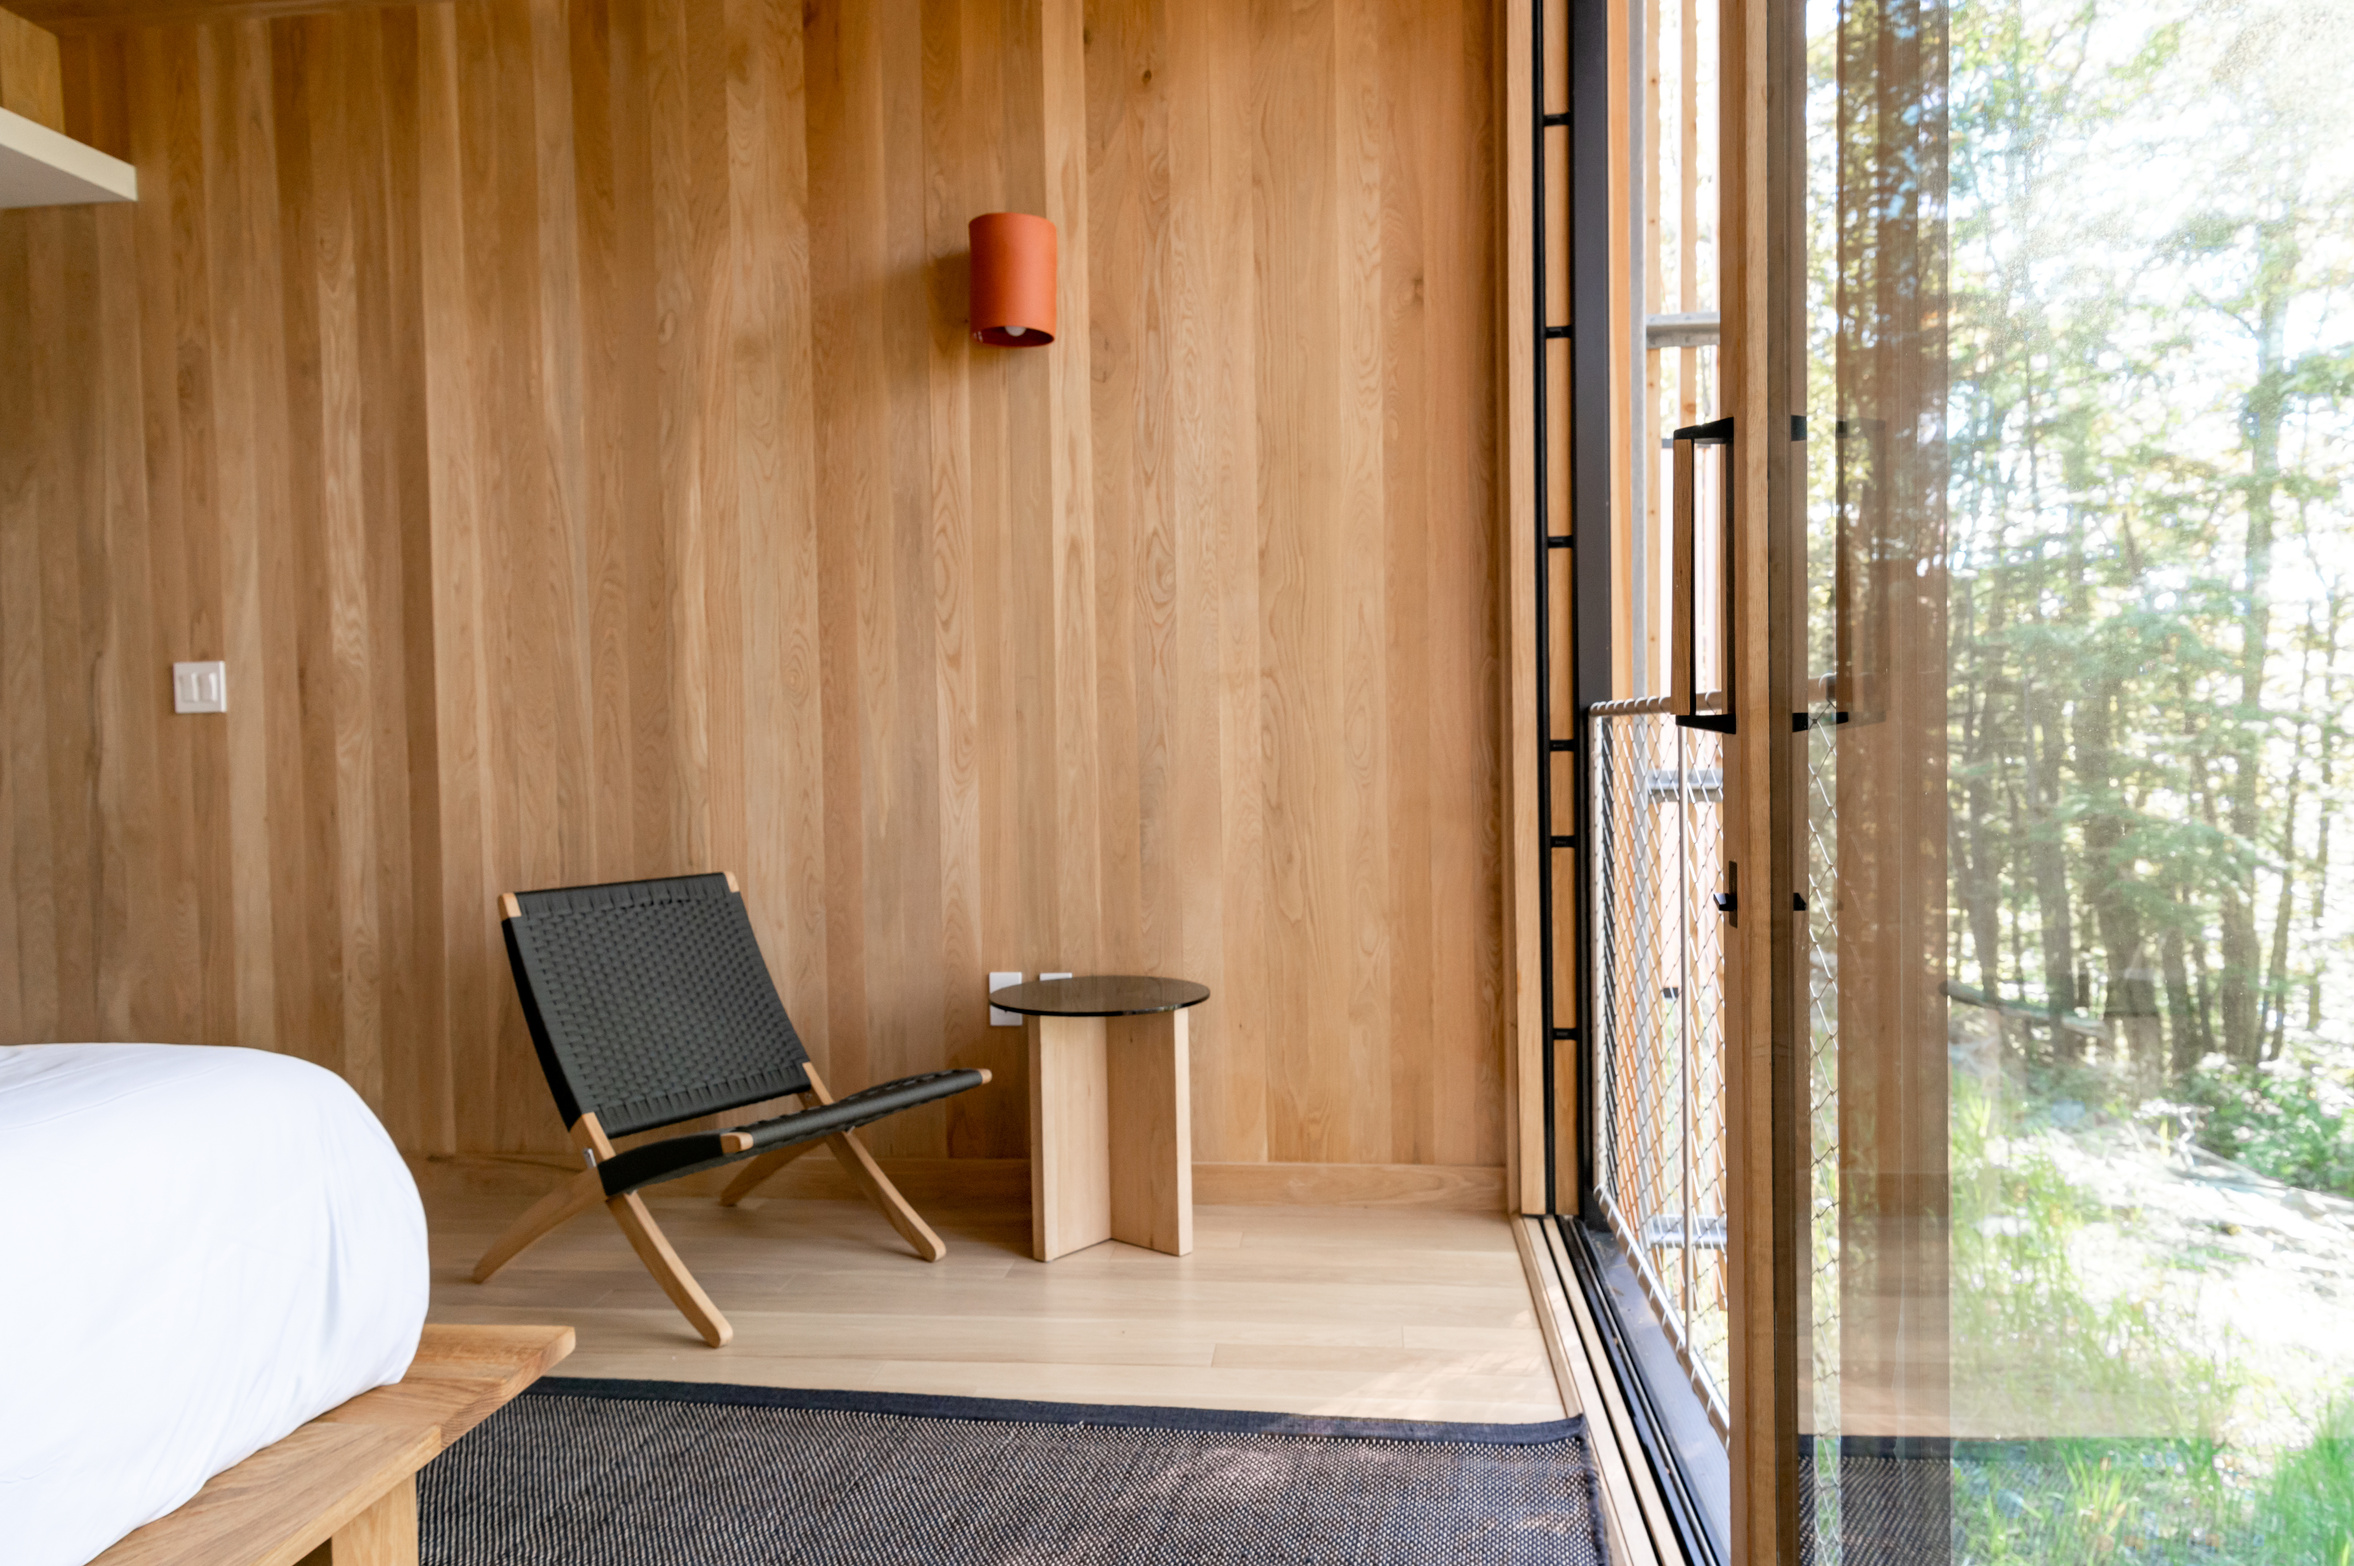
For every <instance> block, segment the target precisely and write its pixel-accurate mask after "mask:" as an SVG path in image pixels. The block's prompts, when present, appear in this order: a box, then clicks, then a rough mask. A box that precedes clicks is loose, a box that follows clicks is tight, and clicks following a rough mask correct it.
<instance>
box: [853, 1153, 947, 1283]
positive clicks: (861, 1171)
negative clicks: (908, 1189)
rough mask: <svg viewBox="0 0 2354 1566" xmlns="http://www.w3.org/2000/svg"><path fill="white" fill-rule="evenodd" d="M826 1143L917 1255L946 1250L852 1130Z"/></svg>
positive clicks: (929, 1257) (935, 1256)
mask: <svg viewBox="0 0 2354 1566" xmlns="http://www.w3.org/2000/svg"><path fill="white" fill-rule="evenodd" d="M826 1146H827V1147H829V1148H832V1149H833V1153H834V1156H835V1157H836V1158H838V1159H840V1160H841V1161H842V1167H843V1168H844V1169H845V1170H847V1171H849V1174H850V1178H851V1180H852V1182H853V1183H855V1184H856V1185H857V1186H858V1188H859V1189H860V1190H862V1191H864V1192H865V1193H866V1195H867V1200H869V1201H871V1202H873V1203H874V1204H875V1205H876V1206H877V1207H880V1208H881V1209H882V1210H883V1216H884V1217H885V1218H888V1219H890V1220H891V1227H892V1228H894V1229H897V1230H898V1231H899V1234H900V1238H902V1239H904V1240H906V1241H907V1243H908V1244H910V1245H912V1246H914V1247H915V1253H916V1254H917V1255H918V1256H921V1257H922V1258H923V1259H924V1260H926V1261H929V1262H936V1261H938V1260H939V1259H940V1258H941V1257H943V1256H945V1255H947V1254H948V1247H947V1245H946V1244H944V1243H943V1242H942V1241H941V1239H940V1236H938V1235H936V1234H934V1233H933V1232H932V1226H931V1225H930V1224H928V1223H926V1222H924V1220H923V1217H922V1215H921V1214H919V1213H918V1212H917V1211H916V1210H915V1209H914V1208H913V1207H910V1206H908V1205H907V1198H906V1197H904V1196H901V1195H900V1194H899V1187H897V1186H895V1185H893V1184H892V1183H891V1177H890V1176H889V1175H887V1174H885V1173H883V1170H882V1166H881V1165H879V1164H877V1163H876V1162H875V1157H874V1154H872V1153H870V1152H868V1151H867V1150H866V1144H865V1143H864V1142H861V1141H860V1140H858V1134H857V1133H856V1132H854V1131H844V1132H843V1133H841V1134H840V1135H839V1136H829V1137H827V1138H826Z"/></svg>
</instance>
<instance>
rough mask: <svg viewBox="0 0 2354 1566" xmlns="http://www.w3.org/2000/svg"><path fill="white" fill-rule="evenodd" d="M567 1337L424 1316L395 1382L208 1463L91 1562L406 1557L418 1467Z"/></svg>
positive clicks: (338, 1561) (260, 1563) (386, 1562)
mask: <svg viewBox="0 0 2354 1566" xmlns="http://www.w3.org/2000/svg"><path fill="white" fill-rule="evenodd" d="M572 1347H573V1330H572V1328H570V1327H569V1326H562V1325H557V1326H504V1325H487V1326H472V1325H441V1324H429V1325H427V1326H426V1328H425V1330H424V1332H423V1334H422V1335H421V1336H420V1339H419V1341H418V1344H417V1352H416V1355H415V1356H414V1358H412V1359H411V1361H410V1363H409V1368H408V1370H407V1371H406V1372H405V1373H404V1374H403V1375H402V1377H401V1379H400V1380H399V1381H397V1382H395V1383H393V1384H392V1385H390V1386H383V1387H378V1388H376V1389H374V1390H373V1391H369V1392H363V1393H361V1394H360V1395H359V1396H358V1397H355V1398H352V1399H350V1400H348V1401H346V1402H344V1403H341V1404H338V1405H337V1406H336V1407H334V1408H331V1409H329V1410H328V1411H327V1412H326V1413H324V1414H322V1415H320V1416H319V1417H318V1418H317V1419H314V1420H312V1421H310V1422H309V1423H308V1424H305V1425H302V1426H299V1427H298V1428H296V1429H295V1430H294V1431H293V1432H291V1433H290V1434H288V1435H287V1436H286V1437H285V1438H283V1439H282V1440H278V1441H274V1442H272V1443H271V1444H270V1445H268V1446H265V1447H263V1448H262V1449H261V1450H260V1451H258V1452H256V1453H254V1454H253V1455H252V1456H251V1457H248V1458H246V1459H245V1460H244V1461H243V1462H240V1463H237V1464H234V1465H232V1466H231V1467H229V1468H226V1469H224V1470H222V1471H221V1472H220V1473H218V1474H215V1475H214V1476H213V1477H212V1478H211V1479H209V1480H207V1481H206V1482H205V1485H204V1488H202V1489H201V1490H199V1491H198V1492H197V1493H196V1494H195V1495H194V1496H193V1497H191V1498H190V1499H189V1500H188V1501H187V1502H186V1504H184V1505H182V1506H180V1507H178V1508H177V1509H175V1510H173V1511H171V1512H169V1513H167V1514H166V1515H164V1516H163V1517H160V1518H158V1519H156V1520H155V1521H154V1522H151V1523H148V1524H146V1525H145V1526H144V1527H140V1528H136V1529H133V1530H132V1531H131V1532H130V1533H129V1534H127V1535H125V1536H124V1537H123V1538H122V1539H120V1540H118V1541H117V1542H116V1543H115V1544H114V1545H112V1546H111V1547H110V1548H108V1549H107V1550H106V1551H105V1553H103V1554H101V1555H100V1556H99V1557H98V1558H97V1559H96V1560H95V1561H94V1562H92V1563H91V1566H146V1563H156V1566H161V1563H164V1562H170V1563H172V1566H296V1563H300V1566H314V1563H316V1566H414V1563H415V1561H416V1559H417V1492H416V1477H415V1476H416V1472H417V1470H418V1469H419V1468H421V1467H422V1466H424V1464H426V1463H427V1462H429V1461H431V1460H432V1458H433V1457H435V1456H436V1455H437V1454H438V1453H440V1452H441V1451H442V1449H443V1448H444V1447H446V1446H447V1445H448V1444H449V1443H450V1442H452V1441H454V1440H456V1439H457V1438H458V1437H459V1436H461V1435H464V1434H465V1433H466V1432H467V1431H468V1430H471V1429H473V1428H474V1426H476V1425H477V1424H479V1423H481V1422H482V1421H483V1420H484V1419H486V1418H488V1417H489V1416H490V1415H491V1414H492V1413H494V1412H496V1411H497V1410H498V1409H499V1408H500V1407H502V1406H503V1405H505V1404H506V1403H507V1402H508V1401H509V1400H511V1399H512V1398H513V1397H514V1396H515V1395H516V1394H517V1393H519V1392H521V1391H522V1390H523V1389H524V1388H525V1387H527V1386H529V1385H531V1383H532V1382H534V1381H536V1380H538V1379H539V1378H540V1376H542V1375H543V1374H545V1373H546V1372H547V1371H548V1370H549V1369H550V1368H551V1367H552V1366H554V1365H555V1364H556V1363H557V1362H559V1361H560V1360H562V1359H563V1358H564V1357H565V1356H566V1355H568V1354H570V1353H571V1352H572Z"/></svg>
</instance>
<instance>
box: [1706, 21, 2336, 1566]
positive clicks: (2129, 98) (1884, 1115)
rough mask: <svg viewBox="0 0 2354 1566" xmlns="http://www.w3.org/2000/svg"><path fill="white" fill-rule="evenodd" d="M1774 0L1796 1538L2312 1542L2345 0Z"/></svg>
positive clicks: (2320, 1553)
mask: <svg viewBox="0 0 2354 1566" xmlns="http://www.w3.org/2000/svg"><path fill="white" fill-rule="evenodd" d="M1807 22H1808V25H1807V33H1808V57H1807V78H1808V81H1807V89H1808V90H1807V94H1806V100H1805V111H1806V116H1807V131H1806V137H1807V140H1806V145H1807V149H1808V179H1807V194H1806V203H1805V205H1806V214H1807V228H1808V247H1807V279H1806V294H1807V316H1808V322H1809V344H1808V361H1809V387H1808V392H1807V404H1808V413H1809V415H1810V418H1809V430H1808V434H1809V439H1808V441H1807V445H1806V453H1807V457H1806V461H1807V475H1806V492H1807V506H1806V519H1807V520H1806V526H1805V528H1804V530H1803V535H1804V536H1803V538H1800V537H1798V536H1796V535H1795V534H1794V535H1793V536H1792V537H1791V538H1790V539H1788V540H1787V541H1786V542H1785V543H1784V544H1783V546H1782V547H1786V548H1789V549H1792V550H1795V551H1798V552H1800V553H1801V554H1802V555H1803V563H1802V565H1796V563H1794V565H1796V568H1797V569H1798V572H1799V576H1800V578H1801V579H1802V580H1803V582H1804V584H1805V589H1806V611H1805V613H1806V628H1807V634H1806V640H1805V646H1806V666H1805V668H1804V669H1803V671H1802V674H1803V678H1802V680H1801V682H1800V689H1799V690H1797V691H1795V692H1793V693H1792V696H1791V703H1790V705H1791V708H1792V711H1793V714H1794V720H1793V721H1794V722H1795V723H1797V724H1803V725H1805V726H1806V727H1805V746H1806V760H1805V767H1804V775H1805V782H1806V786H1805V787H1804V788H1803V789H1801V790H1797V791H1794V795H1793V797H1794V799H1795V801H1796V803H1794V804H1793V805H1792V806H1791V809H1793V810H1795V811H1797V812H1799V813H1800V814H1802V815H1803V817H1804V819H1803V821H1802V822H1799V823H1796V825H1798V826H1799V827H1801V828H1802V829H1803V833H1804V841H1805V843H1806V855H1805V858H1804V861H1803V864H1804V869H1803V886H1802V889H1801V894H1800V899H1801V901H1802V903H1803V909H1802V911H1801V912H1800V913H1799V915H1798V917H1799V918H1800V922H1801V925H1802V928H1803V930H1804V939H1803V940H1802V942H1801V943H1800V956H1799V958H1798V961H1799V962H1800V964H1801V965H1802V967H1803V984H1804V992H1805V996H1806V999H1807V1003H1808V1004H1807V1020H1806V1024H1805V1028H1804V1032H1805V1035H1806V1036H1805V1037H1804V1038H1803V1039H1801V1040H1798V1041H1797V1043H1798V1046H1799V1057H1800V1059H1801V1060H1802V1062H1803V1066H1802V1069H1801V1072H1800V1076H1801V1094H1802V1097H1803V1104H1802V1106H1801V1112H1800V1113H1799V1114H1798V1116H1797V1120H1798V1122H1799V1124H1798V1125H1797V1126H1796V1127H1794V1128H1792V1129H1793V1130H1794V1132H1795V1135H1796V1137H1797V1139H1798V1141H1799V1142H1800V1144H1801V1145H1800V1148H1799V1151H1798V1168H1799V1169H1800V1171H1801V1178H1802V1183H1803V1185H1804V1199H1803V1201H1802V1202H1801V1203H1800V1204H1799V1205H1800V1207H1801V1209H1802V1211H1801V1212H1799V1213H1798V1215H1797V1216H1796V1218H1795V1220H1794V1221H1795V1222H1797V1223H1798V1224H1799V1226H1800V1228H1801V1230H1802V1233H1800V1234H1799V1235H1798V1236H1797V1237H1796V1238H1797V1241H1798V1254H1799V1256H1800V1258H1801V1260H1800V1265H1799V1268H1798V1272H1799V1288H1800V1293H1801V1305H1800V1310H1799V1316H1800V1325H1801V1334H1800V1343H1799V1361H1798V1363H1799V1372H1798V1375H1799V1388H1798V1390H1799V1400H1798V1423H1799V1433H1800V1451H1801V1456H1802V1466H1801V1473H1802V1475H1803V1482H1802V1486H1801V1494H1800V1497H1799V1501H1798V1504H1799V1506H1800V1508H1801V1512H1802V1516H1801V1530H1802V1535H1803V1537H1804V1544H1805V1549H1806V1552H1807V1553H1808V1556H1809V1558H1811V1559H1812V1560H1815V1561H1818V1562H1830V1561H1843V1562H1850V1563H1857V1566H1862V1563H1879V1562H1883V1561H1913V1560H1921V1561H1930V1560H1936V1561H1945V1560H1951V1561H1957V1562H1961V1561H1967V1562H1972V1563H1987V1566H1993V1563H1998V1562H2085V1561H2120V1562H2122V1561H2131V1562H2137V1563H2138V1562H2182V1563H2192V1562H2198V1563H2227V1562H2230V1563H2238V1562H2245V1563H2248V1566H2257V1563H2263V1566H2285V1563H2301V1562H2314V1563H2326V1566H2349V1563H2354V824H2349V823H2350V822H2354V812H2349V810H2348V809H2347V806H2348V805H2349V804H2350V803H2354V718H2350V717H2349V713H2350V712H2354V707H2350V701H2354V7H2350V6H2347V5H2345V4H2342V3H2339V4H2324V3H2299V0H2239V3H2224V0H2131V3H2126V0H2090V3H2088V0H1951V3H1949V4H1923V3H1907V0H1887V3H1870V0H1848V3H1845V4H1820V5H1817V6H1815V7H1814V8H1813V9H1812V10H1811V11H1810V12H1809V15H1808V18H1807ZM1734 1417H1735V1419H1736V1421H1738V1419H1739V1418H1740V1411H1739V1410H1737V1409H1736V1410H1735V1414H1734Z"/></svg>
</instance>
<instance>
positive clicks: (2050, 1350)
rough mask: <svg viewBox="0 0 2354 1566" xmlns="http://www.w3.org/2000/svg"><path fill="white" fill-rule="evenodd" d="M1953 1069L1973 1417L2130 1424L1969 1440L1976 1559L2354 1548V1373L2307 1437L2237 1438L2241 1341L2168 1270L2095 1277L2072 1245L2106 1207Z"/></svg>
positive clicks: (1967, 1521) (1969, 1525)
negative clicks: (2172, 1284) (2138, 1283)
mask: <svg viewBox="0 0 2354 1566" xmlns="http://www.w3.org/2000/svg"><path fill="white" fill-rule="evenodd" d="M1954 1085H1955V1096H1954V1116H1953V1128H1952V1136H1953V1143H1952V1152H1953V1171H1954V1224H1953V1240H1952V1262H1953V1295H1952V1302H1953V1303H1952V1309H1953V1317H1952V1331H1953V1349H1954V1376H1953V1392H1954V1402H1955V1411H1956V1415H1957V1418H1959V1419H1961V1420H1963V1421H1964V1422H1965V1425H1966V1427H1975V1428H1990V1427H1991V1428H2002V1427H2005V1426H2009V1427H2011V1428H2022V1429H2025V1428H2040V1429H2051V1428H2053V1427H2054V1426H2055V1425H2057V1426H2058V1427H2059V1428H2063V1429H2066V1428H2073V1429H2087V1430H2107V1431H2118V1432H2131V1434H2120V1435H2113V1436H2098V1437H2096V1436H2083V1437H2066V1438H2055V1439H2038V1440H2030V1441H2010V1442H1975V1443H1962V1444H1959V1445H1958V1446H1957V1448H1956V1457H1955V1462H1954V1471H1953V1490H1952V1496H1953V1542H1954V1559H1955V1561H1956V1562H1957V1563H1958V1566H2029V1563H2034V1566H2045V1563H2058V1562H2070V1563H2073V1562H2091V1563H2109V1562H2114V1563H2117V1566H2354V1385H2349V1386H2348V1387H2347V1388H2345V1389H2342V1390H2341V1391H2339V1392H2338V1393H2337V1395H2336V1396H2335V1397H2334V1398H2333V1399H2332V1400H2331V1401H2330V1402H2329V1403H2328V1404H2327V1405H2326V1406H2325V1407H2324V1408H2323V1409H2322V1410H2321V1411H2320V1413H2319V1416H2318V1417H2317V1418H2316V1419H2315V1421H2314V1424H2313V1436H2312V1439H2311V1440H2310V1442H2309V1443H2308V1444H2307V1445H2305V1446H2302V1447H2299V1448H2297V1449H2295V1450H2292V1451H2289V1452H2285V1453H2275V1454H2266V1453H2253V1452H2247V1451H2243V1450H2240V1449H2237V1448H2234V1447H2232V1446H2231V1445H2229V1444H2227V1443H2226V1441H2225V1440H2224V1439H2223V1436H2222V1432H2223V1430H2224V1428H2225V1426H2226V1423H2227V1421H2228V1419H2229V1416H2230V1413H2231V1408H2232V1404H2233V1402H2234V1400H2235V1399H2236V1398H2237V1397H2238V1395H2239V1393H2240V1392H2241V1390H2242V1389H2243V1384H2244V1383H2243V1379H2242V1377H2241V1376H2240V1374H2239V1372H2238V1371H2237V1370H2236V1369H2235V1366H2234V1354H2233V1345H2232V1344H2230V1343H2229V1342H2222V1343H2213V1344H2212V1345H2211V1346H2210V1347H2207V1348H2205V1349H2204V1350H2202V1349H2198V1348H2194V1347H2192V1345H2196V1344H2201V1343H2205V1342H2208V1341H2209V1340H2210V1339H2211V1334H2210V1333H2207V1332H2205V1331H2203V1330H2202V1329H2201V1328H2200V1327H2199V1325H2198V1323H2197V1322H2196V1320H2195V1319H2194V1318H2193V1317H2192V1315H2191V1314H2190V1312H2189V1311H2188V1309H2187V1308H2186V1307H2184V1306H2182V1305H2181V1304H2179V1303H2177V1302H2176V1300H2175V1298H2174V1297H2173V1296H2172V1295H2171V1294H2170V1293H2168V1292H2167V1291H2165V1290H2164V1289H2162V1288H2153V1289H2151V1290H2149V1291H2148V1292H2146V1293H2144V1294H2142V1295H2140V1296H2138V1297H2117V1298H2108V1299H2101V1298H2096V1297H2094V1296H2093V1295H2092V1294H2091V1293H2090V1291H2088V1289H2087V1288H2086V1286H2085V1284H2084V1280H2083V1278H2082V1277H2081V1275H2080V1274H2079V1272H2078V1270H2077V1268H2076V1266H2075V1265H2074V1263H2073V1262H2072V1261H2071V1259H2070V1253H2069V1245H2070V1241H2071V1240H2072V1239H2073V1238H2074V1237H2075V1236H2076V1235H2077V1234H2078V1233H2079V1232H2080V1231H2081V1229H2082V1228H2083V1226H2084V1225H2085V1224H2087V1223H2089V1222H2092V1221H2095V1220H2096V1219H2099V1218H2101V1217H2104V1216H2107V1215H2106V1214H2105V1212H2104V1210H2103V1209H2102V1208H2101V1207H2100V1206H2099V1205H2098V1204H2097V1203H2096V1202H2095V1201H2093V1200H2092V1198H2091V1197H2090V1196H2089V1195H2088V1194H2087V1193H2086V1192H2084V1191H2082V1190H2081V1189H2079V1188H2077V1187H2076V1186H2074V1185H2072V1184H2071V1183H2070V1182H2069V1181H2068V1180H2067V1179H2066V1178H2065V1177H2064V1176H2063V1175H2062V1173H2061V1172H2060V1170H2059V1169H2058V1167H2057V1166H2056V1165H2055V1164H2053V1162H2052V1161H2051V1160H2050V1159H2049V1158H2047V1157H2045V1156H2043V1155H2041V1154H2039V1153H2035V1152H2032V1151H2028V1150H2024V1149H2022V1148H2021V1147H2020V1146H2019V1145H2018V1144H2017V1143H2006V1142H2003V1141H2001V1140H1999V1139H1998V1137H1997V1135H1996V1128H1995V1118H1994V1110H1993V1107H1992V1105H1991V1104H1990V1103H1989V1102H1988V1101H1987V1099H1986V1097H1985V1095H1984V1094H1983V1093H1982V1092H1979V1091H1978V1090H1977V1089H1976V1086H1975V1084H1973V1083H1970V1082H1968V1081H1967V1080H1965V1079H1962V1078H1958V1077H1957V1079H1956V1080H1955V1084H1954Z"/></svg>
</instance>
